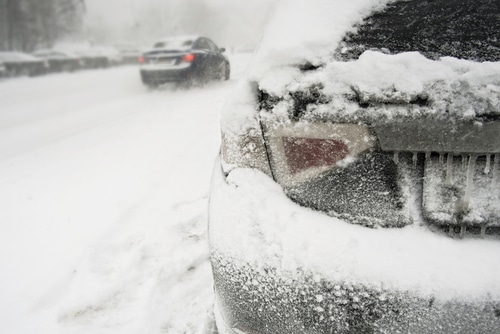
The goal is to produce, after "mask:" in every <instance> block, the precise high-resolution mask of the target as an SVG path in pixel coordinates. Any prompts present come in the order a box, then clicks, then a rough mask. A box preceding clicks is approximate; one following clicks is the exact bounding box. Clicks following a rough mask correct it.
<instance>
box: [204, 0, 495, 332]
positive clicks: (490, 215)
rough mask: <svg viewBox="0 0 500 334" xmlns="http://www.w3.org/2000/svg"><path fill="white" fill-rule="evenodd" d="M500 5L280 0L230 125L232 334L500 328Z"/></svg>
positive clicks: (222, 313) (226, 169)
mask: <svg viewBox="0 0 500 334" xmlns="http://www.w3.org/2000/svg"><path fill="white" fill-rule="evenodd" d="M499 10H500V9H499V7H498V3H497V2H495V1H488V0H484V1H472V0H460V1H451V0H436V1H369V0H360V1H356V2H353V1H347V0H346V1H336V2H332V1H327V0H315V1H313V3H307V4H305V3H304V2H303V1H298V0H286V1H282V2H280V3H279V4H278V6H277V8H276V11H275V14H274V17H273V19H272V20H271V22H270V25H269V28H268V30H267V31H266V34H265V36H264V38H263V41H262V44H261V46H260V47H259V49H258V50H257V52H256V59H255V61H254V64H253V67H252V69H251V71H250V74H249V76H248V79H247V80H246V81H244V82H242V83H241V84H240V86H239V88H238V89H237V90H236V91H235V92H234V94H233V97H232V99H231V101H230V102H229V103H228V104H227V105H226V107H225V110H224V112H223V115H222V123H221V129H222V146H221V154H220V167H219V166H217V167H216V169H215V172H214V179H213V188H212V192H211V200H210V216H209V218H210V224H209V237H210V246H211V261H212V267H213V273H214V282H215V295H216V298H215V316H216V319H217V326H218V328H219V331H220V332H222V333H457V332H462V333H498V332H500V280H498V277H499V275H500V258H499V257H498V256H497V255H498V254H499V252H500V243H499V242H498V236H499V235H500V45H499V42H498V31H500V15H499V14H500V11H499ZM297 17H301V18H302V19H303V21H304V22H303V24H301V25H296V18H297ZM288 36H294V37H295V39H296V40H294V39H290V38H285V37H288ZM280 37H281V38H282V39H280Z"/></svg>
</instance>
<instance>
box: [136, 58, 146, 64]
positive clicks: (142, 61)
mask: <svg viewBox="0 0 500 334" xmlns="http://www.w3.org/2000/svg"><path fill="white" fill-rule="evenodd" d="M137 60H138V61H139V64H144V62H145V61H146V59H145V58H144V56H139V58H137Z"/></svg>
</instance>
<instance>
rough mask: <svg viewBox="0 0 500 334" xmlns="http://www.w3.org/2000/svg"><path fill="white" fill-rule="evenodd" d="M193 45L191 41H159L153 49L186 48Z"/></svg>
mask: <svg viewBox="0 0 500 334" xmlns="http://www.w3.org/2000/svg"><path fill="white" fill-rule="evenodd" d="M192 44H193V41H192V40H171V41H161V42H158V43H156V44H155V45H154V46H153V47H154V48H156V49H158V48H186V47H190V46H191V45H192Z"/></svg>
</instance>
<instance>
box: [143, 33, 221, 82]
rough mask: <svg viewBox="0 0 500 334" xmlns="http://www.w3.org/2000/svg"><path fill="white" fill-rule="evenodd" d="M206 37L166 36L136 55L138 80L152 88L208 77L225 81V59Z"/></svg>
mask: <svg viewBox="0 0 500 334" xmlns="http://www.w3.org/2000/svg"><path fill="white" fill-rule="evenodd" d="M224 51H225V49H224V48H219V47H218V46H217V45H215V43H214V42H212V41H211V40H210V39H208V38H206V37H200V36H180V37H173V38H166V39H163V40H160V41H158V42H157V43H155V44H154V46H153V49H152V50H151V51H148V52H146V53H144V54H143V55H142V56H141V57H139V63H140V64H141V68H140V73H141V79H142V82H143V83H144V84H145V85H146V86H149V87H156V86H158V85H161V84H165V83H168V82H176V83H185V84H188V85H190V84H192V83H196V82H202V83H203V82H206V81H209V80H214V79H217V80H228V79H229V77H230V72H231V67H230V64H229V60H228V59H227V57H226V56H225V55H224V54H223V52H224Z"/></svg>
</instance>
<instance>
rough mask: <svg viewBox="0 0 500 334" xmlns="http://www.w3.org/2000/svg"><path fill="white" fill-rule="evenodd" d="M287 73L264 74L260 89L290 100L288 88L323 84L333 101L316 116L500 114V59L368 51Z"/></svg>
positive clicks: (314, 110)
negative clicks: (317, 67)
mask: <svg viewBox="0 0 500 334" xmlns="http://www.w3.org/2000/svg"><path fill="white" fill-rule="evenodd" d="M284 71H285V70H284V69H279V70H277V71H276V72H280V73H283V72H284ZM288 73H289V74H291V75H289V76H288V77H286V76H285V77H286V78H287V80H282V81H279V80H276V77H265V78H263V79H262V80H261V81H260V89H263V90H265V91H267V92H270V93H271V94H274V95H276V96H280V97H283V98H285V99H286V98H287V97H286V96H285V94H286V92H289V91H304V90H307V89H309V88H310V87H311V86H314V85H316V86H318V85H320V87H322V89H321V92H322V94H323V95H324V96H325V97H326V98H327V99H328V100H329V101H331V102H330V103H329V104H323V105H321V106H314V107H311V110H310V111H311V112H312V113H313V114H316V115H323V116H325V115H326V116H328V115H329V114H333V113H334V114H335V116H336V117H343V118H344V119H347V120H350V119H353V118H354V117H356V118H357V119H359V117H362V119H364V120H367V121H375V120H377V119H379V118H380V117H381V116H386V117H389V118H394V117H396V116H402V117H405V116H407V117H411V116H412V115H414V114H418V115H420V116H422V115H423V114H426V115H427V116H436V117H442V116H445V115H446V116H447V117H448V116H450V115H451V116H454V117H455V118H477V117H481V116H484V115H488V116H494V115H500V108H499V106H500V62H484V63H477V62H474V61H470V60H460V59H456V58H451V57H445V58H441V59H440V60H438V61H434V60H430V59H427V58H425V57H424V56H423V55H421V54H420V53H417V52H407V53H401V54H397V55H386V54H383V53H380V52H374V51H366V52H365V53H363V54H362V55H361V56H360V57H359V59H358V60H356V61H351V62H343V61H331V62H330V63H329V64H327V65H326V66H325V67H324V68H322V69H320V70H318V71H311V72H306V73H300V72H299V71H298V70H297V69H293V68H290V69H289V70H288ZM282 76H283V74H282ZM285 103H286V101H285ZM289 103H292V102H290V101H289ZM422 104H424V105H422ZM360 105H365V108H360Z"/></svg>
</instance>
